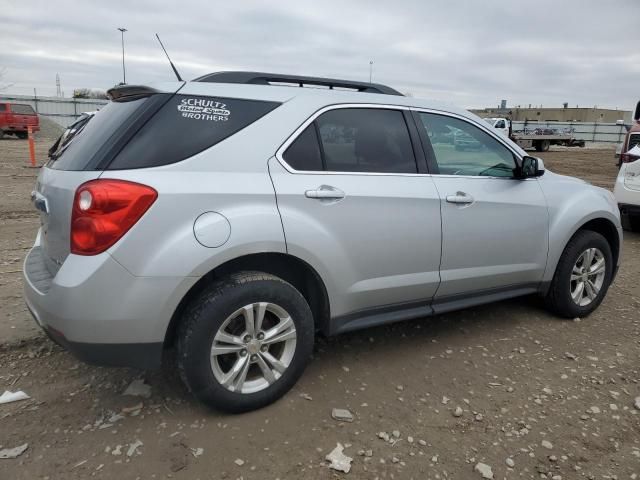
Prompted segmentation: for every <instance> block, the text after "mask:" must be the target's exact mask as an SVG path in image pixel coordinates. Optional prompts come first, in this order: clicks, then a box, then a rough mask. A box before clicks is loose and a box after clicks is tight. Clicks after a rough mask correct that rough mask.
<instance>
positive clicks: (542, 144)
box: [534, 140, 551, 152]
mask: <svg viewBox="0 0 640 480" xmlns="http://www.w3.org/2000/svg"><path fill="white" fill-rule="evenodd" d="M550 144H551V143H550V142H549V140H538V141H537V142H536V143H535V145H534V147H535V148H536V151H538V152H547V151H548V150H549V145H550Z"/></svg>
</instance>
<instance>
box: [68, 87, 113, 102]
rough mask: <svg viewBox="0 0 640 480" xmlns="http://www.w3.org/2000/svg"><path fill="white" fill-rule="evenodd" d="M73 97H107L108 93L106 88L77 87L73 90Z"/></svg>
mask: <svg viewBox="0 0 640 480" xmlns="http://www.w3.org/2000/svg"><path fill="white" fill-rule="evenodd" d="M73 98H99V99H104V100H106V99H107V93H106V92H105V91H104V90H98V89H94V88H76V89H75V90H74V91H73Z"/></svg>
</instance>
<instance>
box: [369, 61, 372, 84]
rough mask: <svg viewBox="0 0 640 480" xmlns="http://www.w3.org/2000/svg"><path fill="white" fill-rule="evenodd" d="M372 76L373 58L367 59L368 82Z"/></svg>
mask: <svg viewBox="0 0 640 480" xmlns="http://www.w3.org/2000/svg"><path fill="white" fill-rule="evenodd" d="M372 78H373V60H369V83H371V79H372Z"/></svg>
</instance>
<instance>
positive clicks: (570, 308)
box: [554, 231, 613, 317]
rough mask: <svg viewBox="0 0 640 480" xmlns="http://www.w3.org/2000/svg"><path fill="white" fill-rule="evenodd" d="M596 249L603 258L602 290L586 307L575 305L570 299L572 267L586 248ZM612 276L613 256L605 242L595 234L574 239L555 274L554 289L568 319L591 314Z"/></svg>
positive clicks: (605, 291)
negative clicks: (555, 283)
mask: <svg viewBox="0 0 640 480" xmlns="http://www.w3.org/2000/svg"><path fill="white" fill-rule="evenodd" d="M594 247H595V248H597V249H598V250H600V251H601V252H602V254H603V255H604V258H605V262H606V264H605V274H604V281H603V283H602V288H601V289H600V292H598V295H597V296H596V298H595V299H594V300H593V301H592V302H591V303H590V304H588V305H585V306H580V305H578V304H576V303H575V302H574V301H573V299H572V298H571V288H570V278H571V273H572V271H573V266H574V265H575V263H576V261H577V260H578V258H579V257H580V255H582V253H584V251H585V250H587V249H588V248H594ZM612 274H613V255H612V253H611V247H610V246H609V243H608V242H607V240H606V239H605V238H604V237H603V236H602V235H600V234H599V233H597V232H592V231H585V232H583V233H581V234H579V235H578V236H577V237H576V238H574V239H573V240H572V241H571V242H570V244H569V245H568V246H567V248H566V249H565V251H564V252H563V254H562V257H561V260H560V265H559V268H558V270H557V272H556V278H555V279H554V281H555V282H557V285H556V286H555V288H556V289H557V290H558V293H559V294H560V295H559V298H558V300H559V301H560V306H561V308H562V309H563V310H564V311H566V313H567V315H566V316H570V317H583V316H587V315H589V314H590V313H591V312H593V311H594V310H595V309H596V308H598V306H599V305H600V303H601V302H602V300H603V299H604V297H605V296H606V294H607V291H608V289H609V284H610V283H611V277H612Z"/></svg>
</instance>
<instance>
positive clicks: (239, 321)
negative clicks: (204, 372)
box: [211, 302, 297, 393]
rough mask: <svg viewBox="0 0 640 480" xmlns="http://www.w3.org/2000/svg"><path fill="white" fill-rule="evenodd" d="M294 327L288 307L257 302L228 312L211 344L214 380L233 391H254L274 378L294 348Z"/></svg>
mask: <svg viewBox="0 0 640 480" xmlns="http://www.w3.org/2000/svg"><path fill="white" fill-rule="evenodd" d="M296 339H297V332H296V327H295V324H294V322H293V320H292V319H291V316H290V315H289V314H288V313H287V311H286V310H285V309H284V308H282V307H280V306H279V305H276V304H274V303H268V302H256V303H252V304H249V305H245V306H244V307H242V308H239V309H238V310H236V311H235V312H233V313H232V314H231V315H229V316H228V317H227V318H226V319H225V321H224V322H223V323H222V325H221V326H220V328H219V329H218V332H217V333H216V335H215V337H214V339H213V343H212V345H211V370H212V371H213V375H214V376H215V378H216V380H217V381H218V382H219V383H220V385H222V386H223V387H225V388H226V389H227V390H230V391H232V392H236V393H255V392H259V391H261V390H264V389H265V388H267V387H269V386H270V385H271V384H273V383H274V382H276V381H277V380H278V379H279V378H280V377H281V376H282V375H283V374H284V372H285V371H286V370H287V368H288V367H289V365H290V364H291V361H292V359H293V356H294V354H295V350H296Z"/></svg>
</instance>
